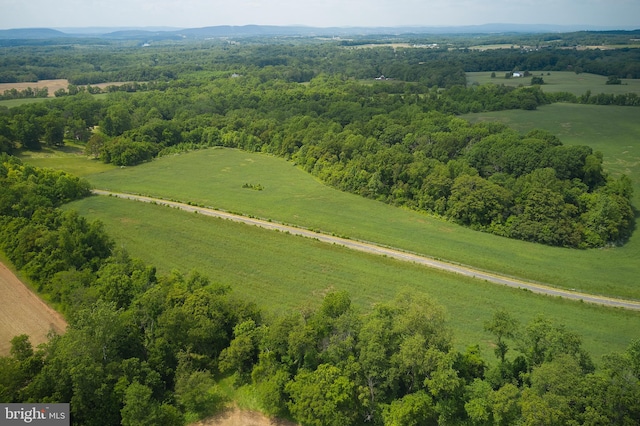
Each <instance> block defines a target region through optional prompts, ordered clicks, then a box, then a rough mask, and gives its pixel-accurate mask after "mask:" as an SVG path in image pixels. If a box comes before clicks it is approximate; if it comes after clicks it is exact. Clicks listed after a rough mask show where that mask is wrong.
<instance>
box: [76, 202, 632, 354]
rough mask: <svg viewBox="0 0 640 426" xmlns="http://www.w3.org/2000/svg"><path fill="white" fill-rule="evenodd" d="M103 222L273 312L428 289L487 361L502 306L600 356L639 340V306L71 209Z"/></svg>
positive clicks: (202, 222) (134, 250)
mask: <svg viewBox="0 0 640 426" xmlns="http://www.w3.org/2000/svg"><path fill="white" fill-rule="evenodd" d="M68 208H73V209H76V210H78V211H79V212H80V213H81V214H83V215H85V216H87V217H88V218H91V219H100V220H102V221H103V222H104V223H105V225H106V227H107V230H108V232H109V233H110V234H111V235H112V236H113V237H114V238H115V239H116V241H117V244H118V245H120V246H122V247H125V248H126V249H127V250H128V251H129V252H130V253H131V254H132V255H133V256H135V257H139V258H141V259H143V260H144V261H146V262H148V263H150V264H153V265H156V266H157V267H158V269H159V271H160V272H167V271H170V270H172V269H177V270H179V271H183V272H184V273H187V272H189V271H190V270H194V269H195V270H198V271H200V272H202V273H204V274H206V275H208V276H209V277H210V278H211V279H212V281H214V282H219V283H224V284H228V285H230V286H231V288H232V289H233V294H235V295H237V296H239V297H242V298H243V299H246V300H251V301H254V302H256V303H257V304H258V305H259V306H260V307H262V308H263V309H264V310H265V311H266V312H267V313H269V314H278V313H282V312H284V311H286V310H287V309H290V308H295V307H304V306H317V305H318V304H319V302H320V301H321V299H322V297H323V295H324V294H326V292H328V291H331V290H346V291H348V292H349V294H350V295H351V297H352V299H353V301H354V304H355V305H356V306H358V307H359V308H360V309H363V310H365V311H366V310H367V309H369V308H370V307H371V305H372V304H374V303H376V302H382V301H388V300H391V299H392V298H393V297H394V296H395V295H396V294H397V293H398V292H399V291H402V290H409V291H411V292H416V293H425V294H428V295H430V296H431V297H432V298H434V299H435V300H436V301H437V302H438V303H439V304H441V305H443V306H444V307H445V308H446V310H447V313H448V319H449V321H448V323H449V325H450V327H451V328H452V329H453V330H454V335H455V342H456V345H457V346H458V347H459V348H460V349H463V348H464V347H466V346H467V345H470V344H476V343H477V344H480V345H481V347H482V350H483V353H484V354H485V356H486V358H487V359H493V352H492V346H491V342H492V339H491V337H490V335H489V334H487V333H486V332H485V331H484V328H483V326H484V322H485V321H486V320H487V319H488V318H490V317H491V315H492V313H493V312H494V311H495V310H496V309H502V308H504V309H508V310H509V311H510V312H512V313H513V314H514V315H515V316H516V317H517V318H519V320H520V321H521V322H522V323H526V322H528V321H529V320H531V319H532V318H534V317H535V316H536V315H539V314H544V315H546V316H548V317H550V318H553V319H554V320H556V321H558V322H561V323H563V324H565V325H566V326H567V327H568V328H569V329H570V330H573V331H576V332H578V333H580V335H582V336H583V338H584V341H585V346H586V347H587V348H588V350H589V351H590V352H591V353H592V354H593V355H594V357H595V359H596V360H597V359H599V357H600V355H602V354H605V353H609V352H611V351H617V350H623V349H624V348H625V347H626V346H627V345H628V344H629V343H630V341H631V340H632V339H634V338H638V337H640V335H639V333H638V330H640V312H632V311H623V310H620V309H611V308H604V307H597V306H594V305H589V304H585V303H579V302H572V301H567V300H562V299H559V298H553V297H545V296H539V295H535V294H533V293H530V292H527V291H523V290H515V289H511V288H507V287H502V286H497V285H493V284H489V283H486V282H483V281H480V280H473V279H470V278H465V277H461V276H458V275H454V274H450V273H445V272H441V271H436V270H433V269H430V268H426V267H421V266H418V265H414V264H410V263H406V262H400V261H397V260H393V259H390V258H386V257H383V256H375V255H369V254H365V253H360V252H355V251H352V250H349V249H346V248H343V247H339V246H334V245H331V244H325V243H321V242H318V241H316V240H312V239H307V238H302V237H297V236H293V235H290V234H286V233H282V232H275V231H269V230H265V229H262V228H258V227H252V226H246V225H243V224H239V223H235V222H231V221H227V220H223V219H216V218H211V217H208V216H204V215H198V214H194V213H186V212H183V211H180V210H177V209H172V208H169V207H163V206H159V205H153V204H146V203H140V202H135V201H129V200H123V199H119V198H115V197H104V196H94V197H90V198H87V199H84V200H81V201H77V202H74V203H72V204H70V205H69V206H68Z"/></svg>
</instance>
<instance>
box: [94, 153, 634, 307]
mask: <svg viewBox="0 0 640 426" xmlns="http://www.w3.org/2000/svg"><path fill="white" fill-rule="evenodd" d="M88 178H89V180H90V182H92V184H93V185H94V186H95V187H96V188H100V189H107V190H113V191H123V192H133V193H141V194H145V195H151V196H156V197H161V198H166V199H174V200H181V201H190V202H194V203H197V204H202V205H206V206H211V207H214V208H220V209H223V210H228V211H232V212H237V213H241V214H245V215H252V216H256V217H260V218H264V219H272V220H275V221H279V222H284V223H288V224H294V225H299V226H303V227H306V228H311V229H316V230H321V231H323V232H325V233H330V234H331V233H333V234H337V235H342V236H347V237H350V238H355V239H360V240H366V241H373V242H377V243H381V244H385V245H389V246H392V247H398V248H402V249H405V250H409V251H413V252H417V253H421V254H426V255H429V256H433V257H436V258H440V259H446V260H450V261H454V262H458V263H462V264H466V265H472V266H475V267H479V268H482V269H486V270H490V271H496V272H501V273H505V274H507V275H512V276H517V277H523V278H528V279H531V280H535V281H540V282H544V283H550V284H553V285H555V286H558V287H564V288H570V289H577V290H580V291H585V292H589V293H596V294H605V295H610V296H620V297H626V298H633V299H640V289H639V288H637V286H636V282H637V276H638V272H639V270H640V267H639V266H640V265H638V262H634V261H633V259H634V256H637V254H638V250H637V247H638V243H637V240H636V241H634V242H632V243H630V244H628V245H626V246H625V247H622V248H616V249H603V250H589V251H580V250H568V249H561V248H553V247H547V246H542V245H538V244H531V243H526V242H522V241H515V240H510V239H506V238H501V237H497V236H494V235H489V234H485V233H480V232H476V231H471V230H469V229H466V228H463V227H460V226H457V225H454V224H452V223H450V222H446V221H444V220H440V219H436V218H432V217H430V216H427V215H424V214H421V213H417V212H413V211H408V210H405V209H399V208H396V207H392V206H389V205H386V204H383V203H380V202H376V201H373V200H368V199H364V198H362V197H359V196H357V195H353V194H347V193H343V192H340V191H337V190H335V189H332V188H329V187H327V186H325V185H323V184H321V183H320V182H318V181H316V180H315V179H314V178H313V177H311V176H310V175H309V174H307V173H305V172H304V171H302V170H300V169H298V168H297V167H295V166H293V165H292V164H291V163H288V162H286V161H284V160H282V159H279V158H275V157H270V156H266V155H262V154H251V153H246V152H242V151H236V150H229V149H212V150H206V151H199V152H192V153H189V154H183V155H176V156H172V157H165V158H162V159H159V160H156V161H154V162H151V163H147V164H144V165H141V166H137V167H131V168H124V169H114V170H111V171H107V172H104V173H99V174H96V175H93V176H88ZM245 183H250V184H254V185H257V184H260V185H262V186H263V187H264V190H263V191H253V190H250V189H246V188H243V187H242V186H243V185H244V184H245ZM634 247H635V248H636V249H634ZM636 258H637V257H636Z"/></svg>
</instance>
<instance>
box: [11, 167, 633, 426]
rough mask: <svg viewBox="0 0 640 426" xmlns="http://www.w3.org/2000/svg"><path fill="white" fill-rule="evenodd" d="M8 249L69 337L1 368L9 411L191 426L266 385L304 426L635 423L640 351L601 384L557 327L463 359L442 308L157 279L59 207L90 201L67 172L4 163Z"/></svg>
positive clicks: (605, 374)
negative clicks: (246, 296) (279, 295)
mask: <svg viewBox="0 0 640 426" xmlns="http://www.w3.org/2000/svg"><path fill="white" fill-rule="evenodd" d="M0 160H1V161H0V164H1V166H0V183H1V184H2V185H0V201H1V204H0V212H1V216H0V224H1V225H2V226H1V227H0V229H1V230H2V231H1V232H0V247H1V248H2V250H3V252H5V253H6V255H7V256H8V257H9V258H10V259H11V261H12V262H13V263H14V264H15V265H17V266H18V267H20V268H22V269H23V271H24V272H25V273H26V274H27V276H28V277H29V278H30V279H31V280H32V281H33V282H34V283H35V284H36V285H37V286H38V288H39V290H40V291H41V292H42V293H43V294H45V295H47V296H48V297H49V298H50V299H51V300H52V301H55V302H56V303H57V304H58V305H59V306H61V307H62V310H63V311H64V312H65V313H66V315H67V318H68V319H69V323H70V325H69V328H68V330H67V332H66V333H65V334H63V335H52V336H51V337H50V340H49V342H48V343H46V344H44V345H42V346H40V347H38V348H33V347H32V346H31V344H30V343H29V339H28V336H25V335H23V336H16V337H15V338H14V339H13V340H12V342H11V355H10V356H7V357H0V401H3V402H16V401H42V402H56V401H66V402H70V403H71V414H72V418H73V424H77V425H105V424H123V425H159V424H162V425H180V424H184V422H188V421H193V420H196V419H198V418H202V417H204V416H207V415H209V414H211V413H213V412H215V411H216V410H217V409H219V408H220V407H222V405H223V404H224V403H225V399H224V396H223V395H224V394H223V392H222V391H221V389H220V388H219V385H218V384H217V381H218V380H219V379H220V378H222V377H229V376H231V377H232V378H233V383H234V385H235V386H241V385H244V384H252V385H253V386H254V389H255V394H256V397H257V398H258V400H259V401H260V403H261V405H262V407H263V408H264V410H265V411H266V412H267V413H268V414H269V415H273V416H281V417H287V418H292V419H294V420H296V421H298V422H300V423H301V424H304V425H336V426H344V425H357V424H386V425H424V424H451V425H454V424H456V425H457V424H469V425H483V424H505V425H506V424H514V423H518V422H521V423H522V424H530V425H534V424H589V425H596V424H617V425H631V424H635V423H636V422H637V420H638V418H640V402H639V401H640V340H636V341H634V342H633V343H632V344H631V345H630V346H629V349H628V350H627V351H626V352H624V353H618V354H611V355H609V356H607V357H605V358H604V359H603V360H602V362H601V367H600V368H599V369H598V370H596V369H595V368H594V364H593V361H592V360H591V357H590V356H589V354H588V353H586V352H585V350H584V349H583V348H582V345H581V339H580V336H578V335H577V334H576V333H574V332H572V331H571V330H567V329H566V328H565V327H564V326H563V325H562V324H558V323H556V322H554V321H553V320H552V319H551V318H547V317H544V316H539V317H537V318H535V319H534V320H532V321H531V322H530V323H528V324H519V323H518V322H517V321H516V320H515V319H514V318H513V316H512V315H511V314H510V313H509V312H507V311H502V310H501V311H497V312H495V313H494V315H493V317H491V318H486V319H485V328H486V330H487V331H488V332H490V333H491V334H492V335H493V336H494V344H495V355H496V358H495V359H492V360H486V359H483V358H482V357H481V355H480V352H479V347H478V346H470V347H468V348H466V350H464V351H458V350H456V349H454V347H453V343H452V342H453V340H452V339H453V334H452V331H451V330H450V329H449V328H448V326H447V323H446V321H445V319H444V317H445V315H444V311H443V309H442V308H441V307H440V306H439V305H438V304H437V303H435V302H434V301H432V300H430V299H429V298H428V297H425V296H416V295H411V294H409V293H402V292H400V293H399V294H398V295H397V297H396V298H395V299H394V300H391V301H387V302H383V303H380V304H378V305H376V306H375V307H374V308H373V309H371V310H369V311H365V312H361V311H358V310H357V309H355V308H354V307H353V306H352V305H351V301H350V298H349V295H348V294H346V293H344V292H333V293H329V294H327V295H326V296H325V297H324V299H323V301H322V303H321V304H320V306H319V307H318V308H315V309H300V310H293V311H291V312H289V313H287V314H283V315H281V316H278V317H275V318H273V317H269V318H267V317H268V316H266V315H264V314H263V313H262V312H261V311H260V310H259V309H258V307H256V306H255V305H252V304H250V303H247V302H243V301H241V300H238V299H236V298H234V297H233V294H232V293H231V292H230V290H229V288H228V287H226V286H224V285H223V284H220V283H215V282H211V281H210V280H209V279H208V278H207V277H205V276H202V275H201V274H199V273H197V272H191V273H189V274H187V275H184V274H182V273H180V272H178V271H173V272H172V273H170V274H168V275H164V276H159V275H158V274H157V273H156V270H155V268H154V267H153V266H151V265H145V264H144V263H142V262H140V261H137V260H135V259H132V258H131V257H130V256H129V255H128V254H127V253H126V251H124V250H123V249H114V243H113V241H112V240H111V239H110V238H109V237H108V236H107V235H106V234H105V233H104V231H103V229H102V226H101V224H100V223H99V222H93V223H88V222H87V221H86V220H84V219H83V218H81V217H78V216H77V215H76V214H74V213H73V212H62V211H61V210H59V209H58V208H57V206H59V205H60V204H61V203H64V202H66V201H68V200H71V199H75V198H78V197H82V196H85V195H86V193H87V189H88V185H87V182H85V181H83V180H80V179H77V178H73V177H72V176H69V175H67V174H66V173H64V172H54V171H51V170H41V169H35V168H33V167H30V166H28V165H25V164H22V163H21V162H20V161H19V160H17V159H15V158H13V157H10V156H8V155H6V154H3V155H2V157H1V158H0Z"/></svg>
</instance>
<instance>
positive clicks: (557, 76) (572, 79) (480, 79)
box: [467, 71, 640, 96]
mask: <svg viewBox="0 0 640 426" xmlns="http://www.w3.org/2000/svg"><path fill="white" fill-rule="evenodd" d="M507 72H508V71H495V73H496V77H495V78H491V72H490V71H489V72H468V73H467V85H469V86H470V85H472V84H474V83H477V84H481V85H482V84H487V83H493V84H498V85H500V84H504V85H505V86H514V87H518V86H520V85H524V86H529V85H531V77H533V76H536V77H542V78H543V80H544V84H543V85H542V90H543V91H544V92H549V93H553V92H569V93H573V94H574V95H576V96H580V95H583V94H584V93H585V92H586V91H587V90H591V93H592V94H593V95H596V94H598V93H606V94H614V95H619V94H625V93H636V94H638V95H640V80H633V79H621V81H622V84H606V83H607V77H605V76H602V75H596V74H588V73H582V74H576V73H575V72H570V71H531V77H519V78H504V76H505V74H506V73H507Z"/></svg>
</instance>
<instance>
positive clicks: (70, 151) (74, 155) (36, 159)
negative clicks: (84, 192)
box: [16, 142, 116, 177]
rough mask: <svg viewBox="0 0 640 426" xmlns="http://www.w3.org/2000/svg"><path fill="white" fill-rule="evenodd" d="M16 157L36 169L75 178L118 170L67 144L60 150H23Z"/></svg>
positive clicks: (78, 147)
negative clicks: (69, 175) (39, 168)
mask: <svg viewBox="0 0 640 426" xmlns="http://www.w3.org/2000/svg"><path fill="white" fill-rule="evenodd" d="M16 156H17V157H18V158H20V159H21V160H22V161H24V162H26V163H29V164H32V165H34V166H36V167H43V168H51V169H57V170H64V171H66V172H69V173H72V174H74V175H75V176H81V177H82V176H86V175H91V174H95V173H100V172H104V171H107V170H112V169H114V168H116V166H113V165H111V164H105V163H103V162H101V161H98V160H95V159H89V158H88V157H87V156H86V155H85V154H84V146H83V145H78V144H74V143H69V142H67V143H66V145H65V146H63V147H61V148H58V149H55V150H53V149H51V148H47V147H43V148H42V150H40V151H25V150H21V151H19V152H18V153H16Z"/></svg>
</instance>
